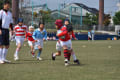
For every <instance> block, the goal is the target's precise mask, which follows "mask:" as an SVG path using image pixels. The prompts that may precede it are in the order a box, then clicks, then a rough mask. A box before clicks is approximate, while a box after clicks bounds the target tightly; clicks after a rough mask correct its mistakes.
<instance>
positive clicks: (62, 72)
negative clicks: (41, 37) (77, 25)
mask: <svg viewBox="0 0 120 80" xmlns="http://www.w3.org/2000/svg"><path fill="white" fill-rule="evenodd" d="M55 43H56V42H55V41H49V42H47V43H45V44H44V50H43V53H42V55H41V57H42V58H43V61H37V60H36V58H32V57H31V54H30V53H29V47H28V46H26V47H24V46H23V48H22V50H21V52H20V61H14V60H13V54H14V51H15V43H14V42H12V43H11V47H10V49H9V53H8V56H7V58H8V59H9V60H11V61H12V63H10V64H0V80H120V41H95V42H88V41H73V48H74V51H75V52H76V55H77V57H78V58H79V60H80V61H81V65H79V66H78V65H74V64H73V62H72V60H71V65H70V66H69V67H65V66H64V62H63V61H64V57H63V54H62V56H61V57H57V59H56V61H52V60H51V52H54V51H55ZM25 44H27V43H25Z"/></svg>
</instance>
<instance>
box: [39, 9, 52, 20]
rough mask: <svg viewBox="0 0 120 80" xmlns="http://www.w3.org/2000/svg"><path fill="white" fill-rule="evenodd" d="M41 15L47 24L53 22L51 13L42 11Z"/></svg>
mask: <svg viewBox="0 0 120 80" xmlns="http://www.w3.org/2000/svg"><path fill="white" fill-rule="evenodd" d="M39 14H40V16H41V17H42V19H43V20H44V21H45V22H51V21H52V18H51V11H44V10H40V12H39Z"/></svg>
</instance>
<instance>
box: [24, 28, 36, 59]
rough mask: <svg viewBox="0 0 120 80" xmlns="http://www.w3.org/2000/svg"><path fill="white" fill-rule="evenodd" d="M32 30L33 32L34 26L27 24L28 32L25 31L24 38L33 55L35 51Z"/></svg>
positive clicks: (33, 55)
mask: <svg viewBox="0 0 120 80" xmlns="http://www.w3.org/2000/svg"><path fill="white" fill-rule="evenodd" d="M33 32H34V26H29V32H28V33H26V40H28V45H29V46H30V48H31V54H32V57H35V52H34V43H35V40H34V39H33V37H32V35H33Z"/></svg>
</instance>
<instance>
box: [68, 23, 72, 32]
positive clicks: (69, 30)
mask: <svg viewBox="0 0 120 80" xmlns="http://www.w3.org/2000/svg"><path fill="white" fill-rule="evenodd" d="M67 31H68V32H71V31H73V27H72V25H70V24H69V25H67Z"/></svg>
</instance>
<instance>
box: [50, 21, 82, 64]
mask: <svg viewBox="0 0 120 80" xmlns="http://www.w3.org/2000/svg"><path fill="white" fill-rule="evenodd" d="M58 21H59V20H56V22H55V24H56V25H58V26H59V29H58V30H57V32H58V31H59V30H60V29H61V27H62V25H63V24H62V23H60V22H58ZM64 24H65V25H64V26H65V27H67V25H69V21H68V20H67V19H66V20H65V23H64ZM71 27H72V26H71ZM71 27H70V28H71ZM70 28H69V29H70ZM70 33H71V34H70V36H71V35H72V36H73V37H74V39H75V40H76V38H75V35H74V33H73V31H71V32H70ZM61 49H62V46H61V44H60V41H59V40H58V41H57V43H56V50H57V52H56V53H53V54H52V60H55V58H56V56H60V55H61ZM71 54H72V56H73V59H74V63H77V64H80V62H79V60H78V59H77V58H76V56H75V53H74V52H73V49H72V52H71Z"/></svg>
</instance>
